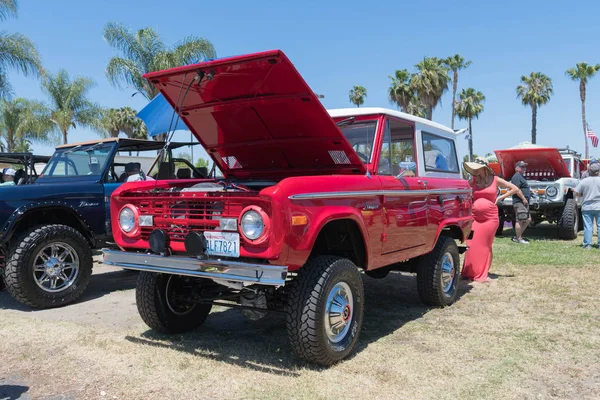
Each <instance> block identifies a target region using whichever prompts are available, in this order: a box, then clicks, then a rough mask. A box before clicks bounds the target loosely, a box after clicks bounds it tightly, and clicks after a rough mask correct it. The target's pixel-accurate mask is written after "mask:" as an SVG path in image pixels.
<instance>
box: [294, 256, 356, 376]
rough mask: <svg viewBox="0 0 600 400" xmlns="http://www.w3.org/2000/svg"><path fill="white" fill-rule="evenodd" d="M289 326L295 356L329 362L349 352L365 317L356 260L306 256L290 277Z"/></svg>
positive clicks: (332, 362)
mask: <svg viewBox="0 0 600 400" xmlns="http://www.w3.org/2000/svg"><path fill="white" fill-rule="evenodd" d="M286 312H287V319H286V325H287V332H288V338H289V340H290V344H291V345H292V348H293V349H294V352H295V353H296V354H297V355H298V357H300V358H303V359H305V360H307V361H309V362H312V363H315V364H320V365H325V366H329V365H332V364H334V363H336V362H338V361H340V360H342V359H343V358H345V357H347V356H348V355H349V354H350V353H352V351H353V350H354V348H355V347H356V343H357V342H358V337H359V335H360V330H361V328H362V323H363V313H364V289H363V284H362V279H361V276H360V273H359V272H358V269H357V268H356V266H355V265H354V264H353V263H352V262H351V261H350V260H347V259H345V258H340V257H335V256H320V257H316V258H314V259H312V260H310V261H309V262H308V263H306V265H304V266H303V267H302V269H301V270H300V272H299V274H298V277H296V279H295V280H294V281H293V282H292V284H291V286H290V292H289V295H288V302H287V306H286Z"/></svg>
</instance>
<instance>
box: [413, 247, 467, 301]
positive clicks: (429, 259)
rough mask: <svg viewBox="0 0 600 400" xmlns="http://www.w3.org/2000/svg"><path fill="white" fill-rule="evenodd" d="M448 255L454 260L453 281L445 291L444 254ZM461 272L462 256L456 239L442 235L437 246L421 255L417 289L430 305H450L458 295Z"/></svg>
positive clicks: (422, 298) (422, 299)
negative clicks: (443, 279)
mask: <svg viewBox="0 0 600 400" xmlns="http://www.w3.org/2000/svg"><path fill="white" fill-rule="evenodd" d="M445 255H448V256H449V257H451V258H452V261H453V270H452V274H451V275H452V283H451V285H450V287H449V289H448V290H447V291H446V292H444V285H443V283H442V269H443V261H444V256H445ZM459 274H460V256H459V252H458V246H457V245H456V242H455V241H454V239H452V238H449V237H447V236H440V237H439V239H438V241H437V243H436V244H435V247H434V248H433V250H432V251H431V253H429V254H425V255H424V256H421V258H420V260H419V266H418V268H417V289H418V292H419V297H420V298H421V301H422V302H423V303H425V304H427V305H429V306H434V307H445V306H449V305H451V304H452V303H454V301H456V297H457V296H458V281H459V278H460V277H459Z"/></svg>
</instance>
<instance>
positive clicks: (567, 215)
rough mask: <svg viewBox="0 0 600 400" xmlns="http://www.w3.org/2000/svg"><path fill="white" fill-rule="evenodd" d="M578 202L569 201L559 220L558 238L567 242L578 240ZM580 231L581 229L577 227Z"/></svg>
mask: <svg viewBox="0 0 600 400" xmlns="http://www.w3.org/2000/svg"><path fill="white" fill-rule="evenodd" d="M578 212H579V211H578V210H577V202H576V201H575V199H567V202H566V203H565V208H564V209H563V212H562V214H561V216H560V218H559V220H558V223H557V226H558V237H559V238H560V239H565V240H573V239H576V238H577V234H576V233H575V224H576V223H577V213H578ZM577 228H578V229H579V227H577Z"/></svg>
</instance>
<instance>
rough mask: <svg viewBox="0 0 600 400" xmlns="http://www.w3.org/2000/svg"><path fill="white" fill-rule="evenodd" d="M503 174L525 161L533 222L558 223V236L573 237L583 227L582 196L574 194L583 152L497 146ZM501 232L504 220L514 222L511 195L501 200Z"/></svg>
mask: <svg viewBox="0 0 600 400" xmlns="http://www.w3.org/2000/svg"><path fill="white" fill-rule="evenodd" d="M495 153H496V156H497V157H498V163H499V164H500V170H501V172H502V177H503V178H504V179H506V180H509V181H510V179H511V178H512V176H513V175H514V173H515V167H514V166H515V163H516V162H517V161H525V162H526V163H527V164H528V165H527V170H526V172H525V178H526V179H527V182H529V186H530V188H531V195H532V196H531V199H530V207H529V210H530V213H531V219H532V223H531V224H532V225H537V224H539V223H541V222H544V221H547V222H550V223H556V225H557V227H558V237H559V238H560V239H565V240H573V239H575V238H576V237H577V233H578V232H579V231H580V230H581V227H582V224H581V199H580V198H577V197H576V196H574V193H573V190H574V189H575V188H576V187H577V184H578V183H579V180H580V178H581V173H582V172H583V171H582V169H583V163H582V162H581V156H580V155H579V154H578V153H577V152H575V151H573V150H570V149H568V148H567V149H557V148H551V147H537V146H536V147H525V148H523V147H521V148H518V147H517V148H511V149H508V150H496V151H495ZM498 212H499V215H500V226H499V227H498V232H497V234H501V233H502V229H503V227H504V222H505V221H513V222H514V211H513V201H512V198H511V197H508V198H506V199H504V201H502V202H500V203H498Z"/></svg>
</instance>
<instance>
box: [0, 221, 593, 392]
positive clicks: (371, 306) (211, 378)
mask: <svg viewBox="0 0 600 400" xmlns="http://www.w3.org/2000/svg"><path fill="white" fill-rule="evenodd" d="M553 233H554V231H553V230H552V228H551V227H549V226H542V227H539V228H537V229H535V230H531V231H529V232H528V235H529V237H530V238H531V239H532V243H531V244H530V245H528V246H525V245H517V244H514V243H512V242H511V241H510V234H511V231H508V232H506V234H505V237H503V238H497V240H496V242H495V244H494V249H495V253H494V255H495V257H494V264H493V267H492V271H491V272H492V275H491V276H492V278H494V280H493V282H491V283H489V284H484V283H469V284H467V283H466V282H461V291H460V293H461V296H460V299H459V300H458V301H457V303H456V304H455V305H453V306H452V307H449V308H446V309H429V308H427V307H425V306H423V305H421V304H420V303H419V299H418V296H417V293H416V288H415V279H414V277H413V276H410V275H403V274H397V273H394V274H390V276H388V278H386V279H384V280H380V281H378V280H374V279H370V278H368V277H365V278H364V283H365V289H366V293H367V297H366V320H365V325H364V329H363V333H362V336H361V340H360V347H359V349H358V351H357V353H356V355H355V356H353V357H352V358H350V359H349V360H347V361H344V362H342V363H340V364H338V365H336V366H333V367H331V368H328V369H325V368H316V367H313V366H311V365H308V364H305V363H303V362H301V361H299V360H297V359H296V358H295V357H293V356H292V354H291V349H290V347H289V345H288V343H287V338H286V334H285V325H284V321H283V318H282V316H281V315H277V314H273V315H269V316H267V317H266V318H265V319H263V320H260V321H256V322H252V321H248V320H246V319H245V318H244V317H243V316H242V314H241V312H240V311H238V310H225V309H216V310H214V311H213V313H212V314H211V316H210V317H209V319H208V320H207V322H206V324H205V325H204V326H203V327H201V328H200V329H198V330H197V331H196V332H193V333H190V334H186V335H179V336H176V337H168V336H161V335H157V334H154V333H152V332H151V331H149V330H148V329H147V327H146V326H145V325H144V324H143V323H142V322H141V321H139V323H137V324H134V325H133V326H130V327H128V328H125V329H123V328H118V327H115V328H109V327H102V326H94V325H88V324H74V323H69V322H50V321H44V320H41V319H38V318H35V317H34V316H23V315H22V314H17V313H15V312H13V311H11V310H10V309H6V308H5V307H2V305H1V304H0V354H1V355H0V360H1V361H0V377H2V378H3V380H0V385H5V386H4V390H5V391H6V390H9V389H10V390H17V389H15V388H16V387H21V388H22V389H21V390H22V391H25V390H27V391H26V393H25V394H24V396H29V398H48V399H50V398H56V399H58V398H61V399H62V398H77V399H79V398H81V399H95V398H106V399H112V398H119V399H180V398H186V399H187V398H198V399H237V398H243V399H282V398H287V399H304V398H310V399H334V398H335V399H403V398H405V399H500V398H502V399H554V398H556V399H597V398H600V307H599V306H598V300H599V291H598V288H599V287H600V274H599V269H600V249H594V250H583V249H581V248H580V247H578V246H579V245H580V244H581V238H579V240H576V241H572V242H563V241H558V240H542V239H541V238H542V237H543V236H546V235H548V236H552V234H553ZM133 298H134V296H133V293H132V299H133ZM131 307H134V305H133V304H131ZM120 311H121V310H119V309H115V310H114V312H115V313H119V312H120ZM9 384H10V385H14V386H11V387H9V386H7V385H9ZM7 388H8V389H7ZM2 397H3V396H2V386H0V398H2Z"/></svg>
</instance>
